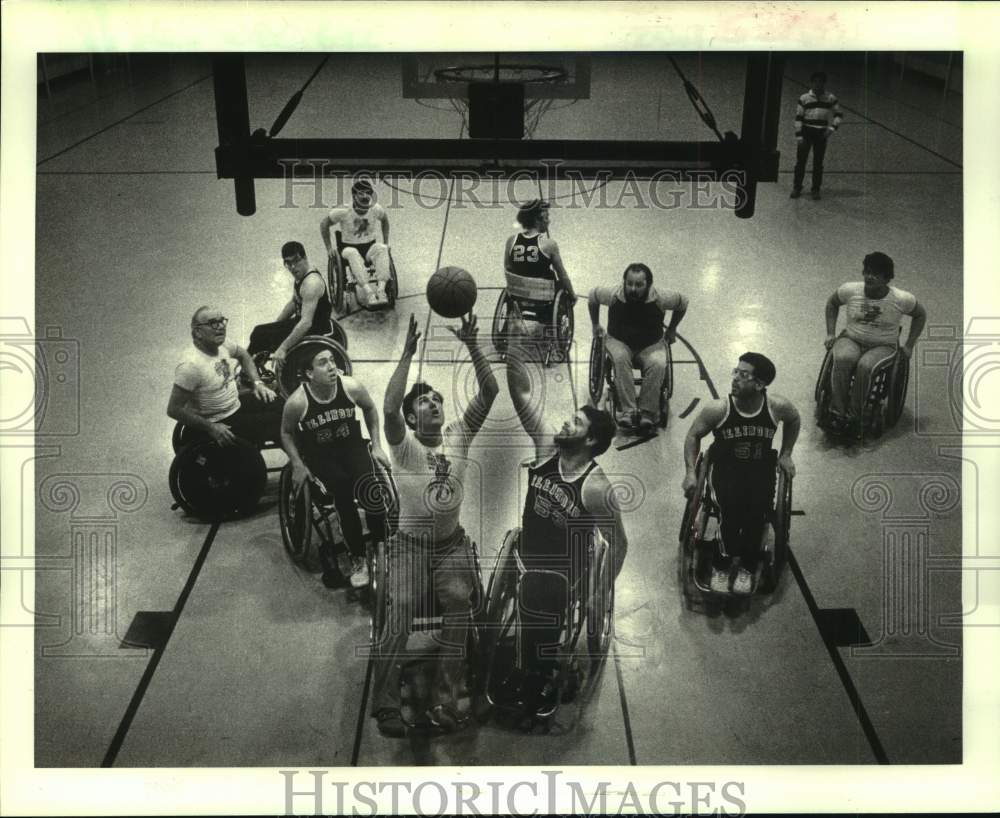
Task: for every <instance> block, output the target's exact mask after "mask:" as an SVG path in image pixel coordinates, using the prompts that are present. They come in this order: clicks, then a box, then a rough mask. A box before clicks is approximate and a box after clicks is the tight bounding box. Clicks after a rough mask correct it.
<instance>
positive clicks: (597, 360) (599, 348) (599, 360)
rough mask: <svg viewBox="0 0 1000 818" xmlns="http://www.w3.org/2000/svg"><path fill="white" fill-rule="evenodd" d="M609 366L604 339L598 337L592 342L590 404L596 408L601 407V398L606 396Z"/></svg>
mask: <svg viewBox="0 0 1000 818" xmlns="http://www.w3.org/2000/svg"><path fill="white" fill-rule="evenodd" d="M607 366H608V358H607V353H606V352H605V351H604V338H603V337H601V336H598V337H596V338H594V340H593V341H591V342H590V372H589V375H590V381H589V383H590V402H591V403H592V404H593V405H594V406H598V405H600V402H601V397H602V396H603V395H604V381H605V378H606V377H607V373H606V368H607Z"/></svg>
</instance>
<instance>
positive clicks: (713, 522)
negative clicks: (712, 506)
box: [701, 517, 719, 542]
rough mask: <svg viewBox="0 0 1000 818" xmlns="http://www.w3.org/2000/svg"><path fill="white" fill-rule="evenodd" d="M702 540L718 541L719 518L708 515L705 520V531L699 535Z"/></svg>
mask: <svg viewBox="0 0 1000 818" xmlns="http://www.w3.org/2000/svg"><path fill="white" fill-rule="evenodd" d="M701 539H702V540H703V541H704V542H718V540H719V520H718V519H717V518H716V517H709V518H708V519H707V520H705V531H704V532H703V533H702V535H701Z"/></svg>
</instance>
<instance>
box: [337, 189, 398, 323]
mask: <svg viewBox="0 0 1000 818" xmlns="http://www.w3.org/2000/svg"><path fill="white" fill-rule="evenodd" d="M319 230H320V235H322V237H323V243H324V244H325V245H326V252H327V255H328V256H329V258H330V261H329V265H328V270H327V276H328V279H329V288H330V292H331V294H332V296H333V304H334V307H335V308H336V309H337V311H338V312H339V313H341V314H343V313H345V312H350V311H353V306H354V305H353V304H352V303H351V302H352V301H353V302H355V303H356V304H357V306H359V307H361V308H363V309H367V310H380V309H386V308H389V309H391V308H392V307H393V306H394V305H395V303H396V298H397V296H398V295H399V280H398V278H397V276H396V265H395V264H394V263H393V260H392V253H391V251H390V250H389V216H388V214H387V213H386V212H385V208H383V207H382V205H380V204H379V203H378V202H377V201H376V195H375V189H374V188H373V187H372V184H371V182H370V181H368V180H367V179H359V180H358V181H356V182H355V183H354V184H353V185H352V186H351V206H350V207H335V208H333V209H332V210H331V211H330V212H329V213H328V214H327V215H326V216H325V217H324V218H323V221H322V222H320V226H319ZM331 231H332V232H334V233H336V238H331V235H330V234H331Z"/></svg>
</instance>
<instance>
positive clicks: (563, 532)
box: [521, 454, 597, 567]
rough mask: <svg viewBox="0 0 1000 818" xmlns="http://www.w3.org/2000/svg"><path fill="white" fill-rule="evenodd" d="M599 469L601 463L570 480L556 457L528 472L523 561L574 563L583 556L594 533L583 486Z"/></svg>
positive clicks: (522, 531) (522, 523)
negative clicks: (553, 559)
mask: <svg viewBox="0 0 1000 818" xmlns="http://www.w3.org/2000/svg"><path fill="white" fill-rule="evenodd" d="M595 468H597V463H596V462H591V464H590V465H589V466H588V467H587V470H586V471H585V472H584V473H583V474H581V475H580V476H579V477H577V478H576V479H574V480H566V479H565V478H564V477H563V476H562V471H561V469H560V468H559V455H558V454H556V455H553V456H552V457H550V458H549V459H548V460H546V461H545V462H543V463H541V464H539V465H536V466H533V467H531V468H529V469H528V494H527V496H526V497H525V500H524V513H523V515H522V519H521V555H522V557H524V558H525V559H531V558H537V557H550V558H559V557H561V558H564V559H565V558H570V559H571V558H572V557H573V556H574V555H579V554H580V553H582V552H581V551H580V550H579V547H580V546H583V545H584V544H585V543H586V536H587V535H588V534H589V533H590V532H592V531H593V530H594V520H593V517H592V515H591V514H590V513H589V512H588V510H587V507H586V506H585V505H584V503H583V484H584V483H585V482H586V480H587V478H588V477H589V476H590V473H591V472H592V471H593V470H594V469H595ZM550 567H561V566H557V565H555V564H553V565H552V566H550ZM565 567H569V565H568V563H567V564H566V566H565Z"/></svg>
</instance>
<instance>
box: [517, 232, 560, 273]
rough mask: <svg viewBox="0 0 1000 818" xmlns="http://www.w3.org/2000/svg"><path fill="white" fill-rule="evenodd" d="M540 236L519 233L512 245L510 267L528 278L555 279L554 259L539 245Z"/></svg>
mask: <svg viewBox="0 0 1000 818" xmlns="http://www.w3.org/2000/svg"><path fill="white" fill-rule="evenodd" d="M538 239H539V236H526V235H524V233H518V234H517V237H516V238H515V239H514V243H513V244H511V246H510V268H511V270H510V271H511V272H512V273H516V274H517V275H519V276H527V277H528V278H546V279H550V280H551V279H553V278H555V276H554V275H553V273H552V267H551V263H552V259H550V258H549V257H548V256H547V255H545V253H544V252H543V251H542V248H541V247H539V246H538Z"/></svg>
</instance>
